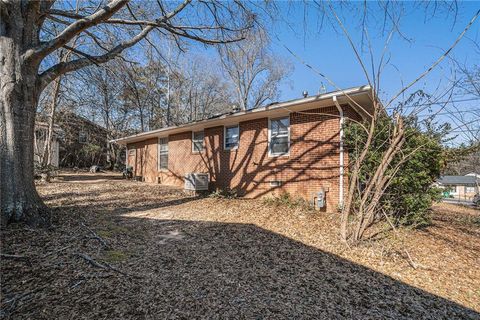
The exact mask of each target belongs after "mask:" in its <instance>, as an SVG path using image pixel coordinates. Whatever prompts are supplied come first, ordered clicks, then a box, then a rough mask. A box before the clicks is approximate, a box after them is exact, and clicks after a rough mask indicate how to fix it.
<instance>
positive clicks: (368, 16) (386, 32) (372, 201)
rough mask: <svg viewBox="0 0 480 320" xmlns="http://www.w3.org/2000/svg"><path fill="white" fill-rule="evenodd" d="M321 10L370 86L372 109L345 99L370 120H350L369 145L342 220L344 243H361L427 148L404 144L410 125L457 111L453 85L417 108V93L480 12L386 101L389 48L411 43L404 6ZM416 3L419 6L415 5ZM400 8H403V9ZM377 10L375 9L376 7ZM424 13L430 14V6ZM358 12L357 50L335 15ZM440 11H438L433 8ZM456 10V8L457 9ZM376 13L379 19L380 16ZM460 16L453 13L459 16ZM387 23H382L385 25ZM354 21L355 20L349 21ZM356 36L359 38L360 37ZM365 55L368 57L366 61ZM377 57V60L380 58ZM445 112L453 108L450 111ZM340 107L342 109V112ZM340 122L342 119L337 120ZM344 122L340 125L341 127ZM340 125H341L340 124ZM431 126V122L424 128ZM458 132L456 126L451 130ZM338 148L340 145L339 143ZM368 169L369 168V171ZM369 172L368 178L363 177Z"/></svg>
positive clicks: (354, 168) (353, 165)
mask: <svg viewBox="0 0 480 320" xmlns="http://www.w3.org/2000/svg"><path fill="white" fill-rule="evenodd" d="M315 5H316V6H317V9H318V10H319V11H320V12H321V16H322V17H323V16H325V17H327V18H328V20H329V22H331V23H332V24H333V27H334V29H335V30H336V31H339V32H340V33H341V34H343V35H344V37H345V39H346V40H347V42H348V43H349V45H350V47H351V48H352V51H353V54H354V56H355V58H356V61H357V62H358V66H359V68H360V70H361V71H362V73H363V75H364V77H365V79H366V81H367V82H368V84H369V85H370V87H371V88H372V97H373V105H372V106H370V105H368V106H367V105H361V104H359V103H358V102H356V101H355V99H353V97H351V96H349V95H348V94H346V93H344V94H345V95H346V98H347V102H346V103H347V104H349V105H351V106H353V107H354V108H356V109H358V110H360V111H361V112H362V113H364V114H365V115H366V120H365V121H363V122H358V121H355V119H350V121H352V122H357V123H356V124H357V125H359V127H360V128H361V130H362V132H363V133H364V134H365V137H366V138H365V141H363V144H362V145H359V146H358V147H357V148H358V153H357V156H356V157H355V158H354V159H351V158H350V162H349V167H348V178H349V187H348V189H347V195H346V197H345V199H344V201H343V203H342V206H341V215H340V220H341V221H340V235H341V238H342V240H343V241H345V242H347V241H352V242H353V243H357V242H358V241H360V239H362V238H363V237H364V236H365V233H366V230H367V229H368V228H369V227H371V226H372V225H374V224H375V223H377V222H379V221H386V220H385V219H387V220H388V219H389V217H388V212H384V211H383V209H384V208H383V207H382V206H381V203H382V202H381V200H382V199H384V197H385V192H386V190H387V189H388V187H389V186H390V185H391V184H392V183H393V182H394V179H395V178H396V177H397V176H398V173H399V170H401V169H402V168H403V166H404V164H405V163H407V162H408V161H409V159H410V158H411V157H412V155H414V154H415V153H416V152H417V151H419V150H421V149H422V148H428V146H426V145H424V146H423V145H422V146H419V147H418V148H415V149H414V150H408V151H407V150H406V148H405V145H406V142H407V141H408V139H409V138H410V136H409V133H408V130H407V129H408V125H407V123H406V122H407V120H409V119H415V118H418V117H419V116H420V115H421V112H422V111H429V114H428V115H427V118H428V121H432V120H433V119H435V117H436V116H438V115H440V114H442V113H449V114H450V113H453V112H455V111H454V109H453V108H451V107H452V92H453V89H454V85H452V84H450V85H448V86H447V88H446V89H445V90H440V91H439V92H436V93H434V94H430V95H424V97H422V98H424V101H421V99H419V101H421V102H418V101H417V102H416V103H413V101H412V98H414V97H415V96H416V95H415V92H421V91H422V90H419V89H418V88H417V87H418V84H419V83H420V81H421V80H422V79H424V78H425V77H426V76H427V75H429V74H430V73H431V72H432V70H434V69H435V68H437V67H438V66H439V65H440V63H441V62H442V61H443V60H445V58H446V57H448V56H449V54H450V53H451V52H452V50H453V49H454V48H455V47H456V46H457V44H458V43H459V42H460V40H461V39H462V38H463V37H464V36H465V34H466V32H467V31H468V30H469V29H470V28H471V26H472V25H473V23H474V22H475V20H476V19H477V18H478V15H479V14H480V11H478V12H476V13H475V14H474V15H473V18H472V19H471V21H470V22H469V23H468V24H467V25H466V26H465V28H464V30H463V31H462V32H461V33H460V34H459V35H458V37H457V39H456V40H455V41H454V42H453V43H452V44H451V46H450V47H448V48H447V49H446V50H445V51H444V52H443V53H442V54H441V55H440V56H439V58H438V59H437V60H435V61H434V62H433V63H432V64H431V65H430V67H429V68H427V69H426V70H425V71H423V72H422V73H420V74H419V75H418V77H416V78H415V79H413V80H411V81H410V82H407V83H403V82H402V84H401V87H400V88H399V89H398V92H397V93H395V94H394V95H393V96H391V97H390V98H387V97H382V96H380V94H381V93H382V86H381V84H383V82H382V81H381V80H382V79H383V75H384V72H385V68H386V66H387V65H389V64H390V57H389V55H390V52H389V47H390V44H391V41H392V39H393V38H394V37H395V36H398V37H399V38H401V39H404V40H406V41H409V39H408V38H407V37H406V36H405V35H404V34H403V33H402V32H401V29H400V23H399V22H400V20H401V17H402V12H405V10H403V9H404V8H403V7H402V6H404V4H402V3H388V4H385V3H376V4H370V3H367V2H365V3H362V4H360V5H357V4H345V3H340V4H333V3H331V2H328V3H317V2H315ZM417 5H418V4H415V6H417ZM441 5H446V7H447V12H448V10H451V9H452V6H450V4H445V3H442V4H441ZM351 6H353V7H351ZM399 6H400V7H399ZM373 7H375V8H373ZM426 7H427V8H426V9H425V10H426V11H428V10H429V8H428V4H427V5H426ZM339 8H340V10H349V11H351V10H357V11H358V12H363V16H360V19H359V20H360V22H359V23H358V26H356V31H359V33H360V35H361V37H357V38H360V39H361V43H360V45H356V43H355V41H354V37H352V36H351V34H350V31H351V30H348V29H347V27H346V25H345V24H344V22H343V21H344V20H345V18H344V19H343V20H342V19H341V17H340V16H339V15H338V14H337V10H338V9H339ZM435 8H436V6H435ZM453 8H454V7H453ZM375 13H377V14H378V15H376V14H375ZM455 14H456V12H452V15H455ZM382 19H383V21H382ZM368 21H374V23H373V22H372V23H373V25H375V26H376V27H377V26H378V21H382V23H381V24H380V25H381V30H380V32H379V34H380V36H381V37H383V38H384V39H385V42H384V44H383V46H382V47H381V48H382V51H381V52H380V54H378V53H374V49H373V46H372V43H371V41H370V39H371V36H372V34H373V33H374V30H372V28H369V24H368ZM349 22H351V21H349ZM357 36H358V35H357ZM284 47H285V48H286V49H287V50H288V51H289V52H290V53H291V54H292V55H293V56H294V57H295V58H296V59H297V60H299V61H300V62H301V63H303V64H304V65H305V66H306V67H308V68H310V69H311V70H312V71H314V72H315V73H316V74H317V75H319V76H320V77H322V78H324V79H325V80H326V81H327V82H328V83H329V84H330V85H331V86H333V87H335V88H336V89H338V90H340V91H341V88H340V87H339V86H338V85H336V83H335V82H334V81H333V80H332V79H331V78H330V77H328V76H326V75H325V74H324V73H322V72H320V71H318V70H317V69H316V68H314V67H313V66H312V65H311V64H310V63H307V62H305V61H304V60H303V59H302V58H300V57H299V56H298V55H296V54H295V53H294V52H293V51H292V50H291V49H290V48H288V46H286V45H284ZM364 54H365V55H366V56H367V57H366V58H365V57H364ZM376 57H378V59H377V58H376ZM447 107H450V108H449V109H447ZM339 108H341V106H340V107H339ZM339 117H340V115H339ZM385 117H387V118H388V121H389V125H388V126H385V129H384V130H385V132H382V134H383V137H384V138H382V139H383V140H382V141H380V142H378V141H377V140H378V136H377V135H378V130H377V129H378V128H379V124H380V123H381V121H382V120H383V119H385ZM341 121H342V120H341V117H340V123H341ZM341 125H342V124H341ZM423 125H424V126H427V122H424V123H423ZM455 129H456V128H455V127H453V128H452V129H451V131H454V130H455ZM374 142H375V143H374ZM340 148H342V147H341V144H340ZM371 152H376V158H375V161H374V162H373V163H372V162H371V161H368V163H367V161H366V159H367V158H368V156H369V154H370V153H371ZM367 165H369V166H370V167H368V168H367V167H366V166H367ZM365 171H368V172H369V174H368V176H365V175H364V174H363V173H364V172H365Z"/></svg>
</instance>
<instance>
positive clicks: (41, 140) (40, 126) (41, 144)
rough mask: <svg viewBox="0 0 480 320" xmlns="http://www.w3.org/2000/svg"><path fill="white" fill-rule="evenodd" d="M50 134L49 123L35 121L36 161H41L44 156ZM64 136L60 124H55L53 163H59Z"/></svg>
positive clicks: (51, 155)
mask: <svg viewBox="0 0 480 320" xmlns="http://www.w3.org/2000/svg"><path fill="white" fill-rule="evenodd" d="M47 136H48V123H45V122H41V121H36V122H35V142H34V161H35V162H37V163H40V162H41V160H42V157H43V151H44V148H45V142H46V140H47ZM62 137H63V131H62V130H61V129H60V127H59V126H58V125H54V126H53V137H52V138H53V139H52V148H51V150H50V159H51V165H52V166H54V167H58V165H59V145H60V141H61V139H62Z"/></svg>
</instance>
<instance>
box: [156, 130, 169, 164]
mask: <svg viewBox="0 0 480 320" xmlns="http://www.w3.org/2000/svg"><path fill="white" fill-rule="evenodd" d="M162 140H164V141H166V143H162ZM162 144H163V145H166V146H167V150H162V148H161V146H162ZM162 152H163V153H162ZM162 154H163V155H165V154H166V155H167V166H166V167H162V161H161V156H162ZM168 158H169V155H168V137H162V138H158V171H166V170H168Z"/></svg>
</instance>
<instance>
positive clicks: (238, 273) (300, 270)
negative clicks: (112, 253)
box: [47, 215, 480, 319]
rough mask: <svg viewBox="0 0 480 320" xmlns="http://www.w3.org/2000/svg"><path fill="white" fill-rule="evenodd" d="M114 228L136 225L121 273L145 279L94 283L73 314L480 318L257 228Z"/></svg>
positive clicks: (177, 223) (141, 224)
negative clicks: (85, 299)
mask: <svg viewBox="0 0 480 320" xmlns="http://www.w3.org/2000/svg"><path fill="white" fill-rule="evenodd" d="M115 220H116V222H117V223H119V224H120V225H123V226H124V227H128V228H127V229H126V230H128V232H126V234H125V233H124V234H123V236H126V237H127V238H128V243H127V242H125V239H124V240H123V241H122V242H124V243H126V244H125V245H126V247H125V248H124V249H125V250H128V252H130V254H131V255H130V256H129V258H128V259H127V260H126V261H125V262H123V263H121V264H120V265H119V268H121V269H122V270H124V271H126V272H129V273H135V274H137V275H138V276H139V278H138V279H135V280H134V281H129V280H125V279H121V278H120V279H119V278H113V279H109V280H108V281H109V283H108V284H106V285H105V289H103V290H98V283H95V282H94V281H91V282H86V283H85V284H83V285H82V286H79V287H78V288H77V289H76V290H74V291H73V292H72V293H71V295H70V296H69V297H66V298H67V299H68V300H71V302H74V301H76V299H81V298H82V296H84V295H85V294H89V295H90V297H89V300H88V303H87V304H83V305H78V306H75V304H73V307H72V308H73V309H77V308H78V310H70V311H71V312H74V314H78V315H81V316H82V317H84V316H85V317H99V316H105V315H106V316H107V318H142V319H144V318H145V319H159V318H162V319H163V318H165V319H194V318H195V319H198V318H200V319H225V318H228V319H230V318H232V319H420V318H421V319H459V318H461V319H478V318H479V317H480V314H478V313H476V312H475V311H473V310H471V309H468V308H466V307H463V306H461V305H459V304H457V303H454V302H452V301H449V300H446V299H444V298H441V297H439V296H435V295H433V294H430V293H427V292H425V291H423V290H420V289H417V288H414V287H412V286H409V285H407V284H404V283H402V282H400V281H397V280H395V279H393V278H391V277H388V276H385V275H383V274H380V273H378V272H375V271H373V270H371V269H368V268H365V267H363V266H360V265H357V264H355V263H352V262H350V261H347V260H345V259H343V258H341V257H338V256H336V255H333V254H330V253H327V252H324V251H321V250H318V249H316V248H313V247H310V246H307V245H304V244H303V243H301V242H298V241H294V240H292V239H289V238H287V237H284V236H282V235H279V234H276V233H273V232H270V231H267V230H264V229H262V228H259V227H257V226H255V225H251V224H237V223H235V224H233V223H218V222H201V221H184V220H155V219H142V218H131V217H122V216H121V215H120V216H115ZM120 249H121V248H120ZM112 281H113V282H112ZM107 288H108V289H107ZM47 308H48V307H47ZM60 310H61V309H60ZM52 315H54V316H55V315H56V314H55V313H54V314H52ZM65 315H66V314H65Z"/></svg>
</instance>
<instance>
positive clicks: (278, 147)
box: [268, 117, 290, 156]
mask: <svg viewBox="0 0 480 320" xmlns="http://www.w3.org/2000/svg"><path fill="white" fill-rule="evenodd" d="M269 124H270V126H269V128H268V133H269V135H268V138H269V139H268V145H269V150H268V152H269V154H270V155H271V156H279V155H284V154H288V152H289V149H290V118H289V117H285V118H280V119H271V120H270V123H269Z"/></svg>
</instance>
